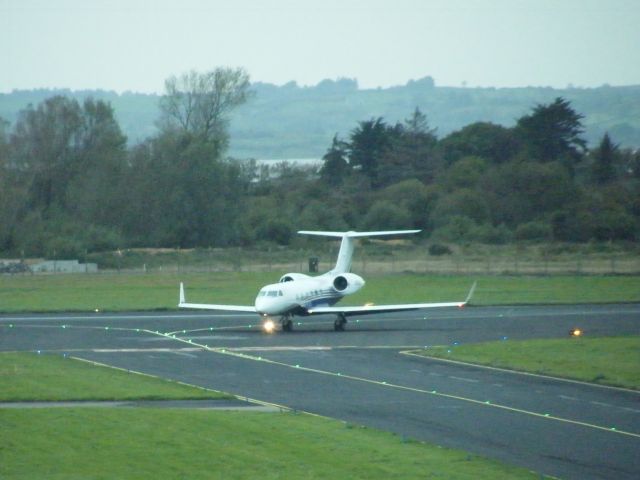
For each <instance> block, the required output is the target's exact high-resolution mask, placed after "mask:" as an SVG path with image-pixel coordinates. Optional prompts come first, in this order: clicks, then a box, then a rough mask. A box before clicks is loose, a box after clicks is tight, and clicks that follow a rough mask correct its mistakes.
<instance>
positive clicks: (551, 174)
mask: <svg viewBox="0 0 640 480" xmlns="http://www.w3.org/2000/svg"><path fill="white" fill-rule="evenodd" d="M481 186H482V190H483V192H484V195H483V196H484V198H485V199H486V201H487V202H488V204H489V209H490V211H491V217H492V223H494V224H495V225H497V224H500V223H505V224H506V225H507V226H509V227H511V228H513V227H515V226H517V225H518V224H520V223H525V222H530V221H533V220H538V219H540V218H543V217H544V216H545V215H548V214H550V213H551V212H553V211H556V210H558V209H562V208H564V207H565V205H566V204H567V203H568V202H570V201H573V200H575V199H576V198H577V197H578V192H577V190H576V187H575V185H574V184H573V182H572V180H571V178H570V176H569V174H568V172H567V169H566V168H565V167H564V166H563V165H561V164H559V163H557V162H551V163H542V164H541V163H537V162H526V161H512V162H508V163H505V164H503V165H499V166H496V167H494V168H492V169H490V170H488V171H487V173H486V174H485V175H484V176H483V179H482V181H481Z"/></svg>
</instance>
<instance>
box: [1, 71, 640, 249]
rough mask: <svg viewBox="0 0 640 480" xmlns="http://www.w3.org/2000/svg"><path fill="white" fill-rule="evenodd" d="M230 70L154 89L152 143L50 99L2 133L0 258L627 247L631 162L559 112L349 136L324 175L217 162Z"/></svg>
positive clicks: (413, 124)
mask: <svg viewBox="0 0 640 480" xmlns="http://www.w3.org/2000/svg"><path fill="white" fill-rule="evenodd" d="M252 96H253V93H252V91H251V88H250V83H249V76H248V74H247V73H246V72H245V71H244V70H242V69H228V68H218V69H216V70H213V71H211V72H206V73H198V72H189V73H186V74H183V75H181V76H179V77H171V78H169V79H167V81H166V82H165V95H164V96H163V97H162V98H161V101H160V112H161V113H160V117H159V118H158V119H157V126H158V133H157V134H154V135H153V136H151V137H149V138H147V139H146V140H144V141H142V142H140V143H138V144H136V145H133V146H129V145H128V144H127V139H126V137H125V135H124V134H123V132H122V130H121V128H120V126H119V125H118V122H117V121H116V119H115V115H114V111H113V108H112V107H111V105H110V104H109V103H108V102H105V101H103V100H95V99H91V98H89V99H86V100H84V101H82V102H79V101H78V100H75V99H73V98H69V97H65V96H54V97H52V98H48V99H46V100H44V101H42V102H41V103H39V104H37V105H35V106H32V105H30V106H28V107H27V108H26V109H24V110H23V111H21V112H20V114H19V116H18V119H17V121H16V122H15V123H14V124H13V125H12V126H10V125H9V124H8V122H4V121H3V122H0V251H2V252H4V253H5V254H10V255H25V256H36V255H37V256H49V257H51V256H55V257H58V258H62V257H72V256H73V257H77V256H82V255H83V254H84V253H86V252H95V251H105V250H115V249H122V248H129V247H172V248H175V247H179V248H191V247H223V246H239V245H243V246H247V245H256V244H259V243H262V242H271V243H277V244H288V243H289V242H290V241H291V240H292V238H293V236H294V234H295V231H296V230H298V229H302V228H304V229H312V228H313V229H328V230H329V229H330V230H347V229H374V230H377V229H388V228H413V227H415V228H421V229H423V230H424V231H425V235H426V236H429V237H430V238H431V239H432V240H434V241H441V242H472V241H475V242H487V243H506V242H511V241H514V240H517V241H545V242H546V241H568V242H585V241H591V240H596V241H635V240H637V239H638V238H639V236H640V222H639V219H640V153H638V152H637V151H636V152H634V151H632V150H630V149H621V148H620V147H619V146H618V145H616V143H615V142H614V140H613V139H611V138H610V137H609V135H604V137H603V138H602V140H601V142H600V143H599V145H598V146H597V147H596V148H593V149H591V150H589V149H588V148H587V147H586V143H585V141H584V139H583V137H582V134H583V131H584V128H583V125H582V122H581V120H582V116H581V115H580V114H579V113H577V112H576V111H575V110H574V109H573V108H572V106H571V104H570V103H569V102H568V101H567V100H565V99H563V98H557V99H556V100H555V101H553V102H551V103H549V104H539V105H536V106H534V107H533V108H532V109H531V111H530V112H529V113H527V114H525V115H524V116H522V117H521V118H520V119H518V121H517V123H516V125H515V126H514V127H512V128H506V127H502V126H499V125H495V124H492V123H488V122H476V123H472V124H470V125H467V126H466V127H464V128H462V129H461V130H458V131H455V132H453V133H451V134H449V135H446V136H444V137H443V138H438V135H437V130H436V129H434V128H432V127H431V126H430V125H429V123H428V119H427V116H426V115H425V114H424V113H423V112H422V111H420V109H418V108H416V109H415V110H414V111H413V112H412V113H411V114H410V115H409V116H408V118H407V119H406V120H405V121H404V122H399V123H396V124H390V123H387V122H386V121H385V119H384V118H382V117H379V118H372V119H369V120H363V121H360V122H358V123H357V124H356V125H355V126H354V128H353V129H352V130H351V132H350V133H349V135H348V136H346V137H345V138H339V137H338V136H337V135H336V136H335V137H334V138H333V141H332V142H331V145H328V146H327V151H326V153H325V155H324V156H323V163H322V166H321V167H320V168H297V167H296V166H295V165H290V164H281V165H279V166H278V167H276V168H274V169H271V171H267V170H265V169H264V167H262V168H261V167H259V166H257V165H256V163H255V162H251V161H238V160H234V159H230V158H228V156H227V149H228V144H229V133H228V127H229V115H230V113H231V112H232V111H233V110H234V109H235V108H237V107H238V106H239V105H242V104H243V103H245V102H247V100H250V99H251V97H252Z"/></svg>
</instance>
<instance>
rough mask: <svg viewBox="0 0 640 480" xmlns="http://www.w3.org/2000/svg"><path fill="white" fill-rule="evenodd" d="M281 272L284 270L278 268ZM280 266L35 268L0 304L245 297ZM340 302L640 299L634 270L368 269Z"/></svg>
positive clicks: (248, 300)
mask: <svg viewBox="0 0 640 480" xmlns="http://www.w3.org/2000/svg"><path fill="white" fill-rule="evenodd" d="M282 273H284V272H282ZM279 276H280V273H268V272H261V273H248V272H224V273H207V274H205V273H201V274H194V273H190V274H182V275H177V274H162V273H154V274H146V275H145V274H124V273H123V274H112V275H102V274H96V275H91V274H88V275H82V274H81V275H34V276H2V277H0V312H21V311H24V312H28V311H32V312H39V311H42V312H45V311H46V312H53V311H93V310H95V309H99V310H101V311H119V310H120V311H122V310H153V309H174V308H176V305H177V303H178V285H179V282H180V281H184V282H185V285H186V289H187V299H188V300H189V301H192V302H208V303H233V304H241V305H242V304H244V305H252V304H253V301H254V298H255V295H256V293H257V291H258V290H259V288H260V287H261V286H263V285H265V284H267V283H272V282H276V281H277V280H278V278H279ZM366 280H367V284H366V286H365V287H364V289H363V290H361V291H360V292H358V293H357V294H355V295H353V296H351V297H348V298H347V299H345V304H347V303H348V304H354V305H357V304H363V303H366V302H373V303H377V304H383V303H402V302H409V303H412V302H423V301H426V302H428V301H457V300H463V299H464V298H465V297H466V295H467V292H468V290H469V287H470V286H471V284H472V283H473V282H474V281H476V280H477V281H478V288H477V289H476V293H475V296H474V298H473V300H472V303H473V304H476V305H501V304H503V305H504V304H510V305H517V304H532V303H547V304H552V303H604V302H634V301H640V276H552V277H526V276H465V275H452V276H438V275H419V274H389V275H367V276H366Z"/></svg>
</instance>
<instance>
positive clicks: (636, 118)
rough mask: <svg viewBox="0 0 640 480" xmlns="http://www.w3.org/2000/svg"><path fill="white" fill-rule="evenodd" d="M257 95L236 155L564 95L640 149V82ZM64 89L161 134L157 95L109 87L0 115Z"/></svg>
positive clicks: (445, 127) (301, 148)
mask: <svg viewBox="0 0 640 480" xmlns="http://www.w3.org/2000/svg"><path fill="white" fill-rule="evenodd" d="M253 90H254V91H255V96H254V97H253V98H252V99H251V100H250V101H249V102H248V103H247V104H245V105H243V106H241V107H240V108H238V109H237V110H236V111H235V112H234V114H233V117H232V118H231V119H230V120H231V126H230V133H231V149H230V155H231V156H234V157H238V158H247V157H253V158H311V157H315V158H319V157H321V156H322V155H323V154H324V153H325V152H326V150H327V148H328V147H329V145H330V144H331V139H332V137H333V136H334V134H336V133H338V134H339V135H340V136H342V137H345V136H346V135H347V134H348V133H349V131H351V130H352V129H353V128H354V126H355V125H356V124H357V122H358V121H361V120H368V119H371V118H374V117H384V119H385V120H386V121H387V122H388V123H395V122H397V121H402V120H404V119H405V118H407V117H408V116H409V115H410V113H411V112H412V111H413V110H414V108H415V107H419V108H420V109H421V110H422V111H423V112H424V113H426V114H427V116H428V120H429V123H430V125H431V127H432V128H437V134H438V137H440V138H442V137H443V136H445V135H447V134H449V133H450V132H452V131H455V130H458V129H460V128H462V127H463V126H465V125H468V124H470V123H472V122H476V121H490V122H493V123H497V124H501V125H504V126H512V125H513V124H514V123H515V121H516V119H517V118H519V117H521V116H522V115H524V114H526V113H528V112H529V111H530V110H531V108H532V107H533V106H535V105H536V104H539V103H548V102H550V101H553V99H554V98H556V97H558V96H562V97H564V98H566V99H567V100H569V101H570V102H571V104H572V106H573V108H575V110H576V111H577V112H580V113H581V114H582V115H584V120H583V124H584V126H585V135H584V136H585V138H586V139H587V140H588V142H589V145H590V146H594V145H596V144H597V142H598V141H599V140H600V138H601V137H602V135H603V134H604V133H605V132H607V131H608V132H609V134H610V136H611V137H612V139H613V140H614V142H616V143H619V144H620V145H622V146H623V147H633V148H640V85H635V86H625V87H610V86H602V87H599V88H567V89H553V88H541V87H524V88H459V87H439V86H435V85H434V82H433V80H432V79H431V78H430V77H426V78H423V79H421V80H417V81H410V82H408V83H407V84H406V85H404V86H398V87H391V88H385V89H372V90H361V89H358V85H357V82H356V81H355V80H349V79H341V80H337V81H333V80H323V81H322V82H320V83H319V84H318V85H316V86H314V87H299V86H297V85H296V84H295V83H294V82H291V83H288V84H286V85H283V86H275V85H271V84H265V83H256V84H254V85H253ZM57 94H62V95H67V96H71V97H74V98H78V99H81V98H84V97H87V96H93V97H94V98H97V99H103V100H107V101H109V102H110V103H111V104H112V105H113V107H114V109H115V112H116V116H117V118H118V121H119V123H120V125H121V127H122V129H123V131H124V132H125V134H126V135H127V136H128V138H129V143H130V144H135V143H137V142H139V141H141V140H144V139H145V138H147V137H148V136H150V135H152V134H154V133H155V131H156V128H155V120H156V118H157V116H158V108H157V102H158V98H159V97H158V95H153V94H141V93H132V92H124V93H122V94H118V93H116V92H107V91H69V90H35V91H14V92H12V93H9V94H0V117H3V118H5V119H7V120H9V121H10V122H14V121H15V120H16V118H17V115H18V112H19V111H20V110H21V109H23V108H25V107H26V106H27V105H28V104H29V103H31V104H33V105H36V104H38V103H39V102H41V101H42V100H44V99H45V98H48V97H51V96H53V95H57Z"/></svg>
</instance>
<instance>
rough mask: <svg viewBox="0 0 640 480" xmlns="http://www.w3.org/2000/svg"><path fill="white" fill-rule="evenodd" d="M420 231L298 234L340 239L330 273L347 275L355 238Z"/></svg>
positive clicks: (309, 232)
mask: <svg viewBox="0 0 640 480" xmlns="http://www.w3.org/2000/svg"><path fill="white" fill-rule="evenodd" d="M419 231H420V230H383V231H377V232H324V231H313V230H300V231H298V233H300V234H302V235H318V236H322V237H340V238H342V242H341V243H340V251H339V252H338V260H337V261H336V266H335V267H334V268H333V270H331V273H347V272H349V271H351V258H352V257H353V248H354V240H353V239H354V238H357V237H379V236H386V235H405V234H409V233H418V232H419Z"/></svg>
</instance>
